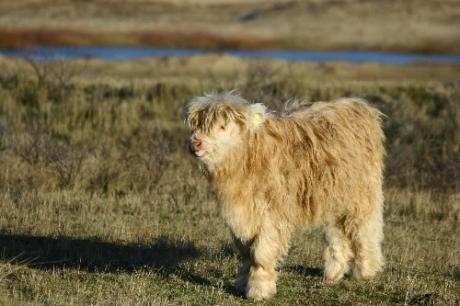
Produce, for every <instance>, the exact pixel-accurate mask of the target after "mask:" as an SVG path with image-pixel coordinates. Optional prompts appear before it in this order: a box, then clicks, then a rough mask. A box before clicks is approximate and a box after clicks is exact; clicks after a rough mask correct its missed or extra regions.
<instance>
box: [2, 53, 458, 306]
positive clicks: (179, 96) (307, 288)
mask: <svg viewBox="0 0 460 306" xmlns="http://www.w3.org/2000/svg"><path fill="white" fill-rule="evenodd" d="M181 61H182V62H181ZM191 61H192V62H195V61H198V64H197V65H196V66H195V65H189V63H188V62H187V60H185V59H182V60H181V59H170V60H166V59H165V60H160V59H158V60H152V61H135V62H119V63H116V64H114V63H111V64H110V63H104V62H100V61H89V63H86V68H85V70H84V71H81V73H80V74H79V75H72V74H70V75H72V77H69V78H68V79H66V81H65V82H64V84H65V85H64V86H61V85H59V86H58V84H61V83H60V82H58V81H57V80H56V79H55V78H53V77H44V78H42V79H43V80H45V81H42V82H37V78H36V77H35V74H34V72H33V71H34V70H33V69H32V68H31V67H28V68H26V66H22V64H20V63H17V62H15V61H9V60H2V69H1V74H0V164H1V167H2V171H1V172H0V201H1V205H0V267H1V268H0V273H1V275H0V279H1V285H0V292H1V293H2V294H1V298H0V303H4V304H11V303H14V302H16V303H17V304H27V303H31V304H68V305H71V304H90V303H92V304H100V305H106V304H136V303H137V304H147V303H151V304H156V305H158V304H168V305H169V304H200V305H203V304H240V303H249V302H247V301H245V300H243V299H242V298H241V297H240V296H238V295H237V294H236V292H235V290H234V288H233V286H232V280H233V278H234V276H235V273H236V269H237V264H238V259H237V257H236V254H235V252H234V251H233V250H232V248H231V247H230V237H229V236H228V233H227V231H226V230H225V229H224V227H223V225H222V221H221V219H220V218H219V217H218V212H217V209H216V203H215V197H214V194H213V192H212V190H211V189H210V187H209V185H208V183H207V182H206V180H205V179H204V178H203V177H201V176H200V175H199V174H198V170H197V167H196V165H195V164H194V163H193V162H192V160H191V159H190V158H189V157H188V154H187V152H186V150H185V139H186V137H187V133H186V130H185V127H184V125H183V122H182V107H183V105H184V104H185V103H186V101H187V100H189V98H190V97H192V96H195V95H198V94H202V93H203V92H205V91H209V90H218V89H226V90H228V89H232V88H237V89H239V91H240V93H241V94H242V95H243V96H245V97H248V98H249V99H251V100H255V101H260V100H262V101H264V102H266V103H268V104H269V105H270V106H271V107H274V108H278V109H279V108H281V107H282V103H281V101H284V100H285V99H287V98H293V97H295V96H296V97H299V98H306V99H309V100H317V99H331V98H335V97H339V96H361V97H364V98H367V99H368V100H370V101H371V102H372V103H373V104H374V105H375V106H377V107H378V108H380V109H381V110H382V111H383V112H384V113H386V114H387V115H388V118H387V119H386V121H385V131H386V134H387V138H388V141H387V149H388V157H387V168H386V204H385V205H386V211H385V220H386V227H385V235H386V238H385V243H384V252H385V257H386V258H387V265H386V270H385V272H384V273H383V274H382V275H381V276H380V277H379V278H378V279H377V280H376V281H375V282H372V283H355V282H353V281H345V282H344V283H342V284H340V285H337V286H332V287H322V286H320V285H319V281H320V276H319V273H320V271H319V270H318V268H319V267H320V266H321V259H320V258H321V254H320V250H321V249H323V247H324V246H323V242H322V239H321V237H320V236H319V235H318V233H317V232H316V231H313V230H312V231H310V230H306V231H302V232H299V233H298V234H297V235H296V237H295V238H294V239H296V241H297V243H296V245H297V247H296V248H293V249H291V251H290V255H289V257H288V260H287V262H286V263H285V264H284V265H283V270H284V272H283V276H282V277H281V279H280V281H279V286H280V288H279V292H280V295H278V296H277V297H276V298H275V299H274V300H273V301H272V302H269V303H273V304H305V303H309V304H312V305H324V304H335V305H342V304H358V305H359V304H361V305H394V304H408V305H420V304H425V305H433V304H434V305H457V304H458V303H459V302H460V295H459V294H458V292H460V274H459V273H460V262H459V259H460V258H459V256H458V254H459V252H460V242H459V240H458V239H457V236H458V234H457V233H458V231H459V228H458V226H459V220H460V206H459V203H460V198H459V192H460V186H459V182H460V178H459V173H460V169H459V165H460V162H459V159H458V156H460V154H459V153H460V152H459V144H460V133H459V129H458V127H459V126H460V107H459V104H458V103H459V95H460V85H459V83H458V74H457V73H455V72H456V71H458V70H456V69H458V67H455V66H423V65H422V66H418V67H416V66H399V67H391V66H372V65H362V66H361V65H359V66H352V65H342V64H337V65H335V64H328V65H326V66H324V65H306V66H300V68H299V69H300V70H302V69H303V68H305V70H304V72H303V73H304V74H302V73H301V72H300V70H296V69H294V68H292V69H291V68H289V65H287V64H283V63H282V62H276V63H274V64H269V62H264V63H263V65H260V64H257V63H255V62H253V61H238V63H239V64H241V68H238V69H234V70H233V69H229V68H228V67H226V66H225V65H224V66H225V67H223V66H220V65H221V64H222V61H230V62H231V63H234V62H233V60H232V59H228V58H225V57H224V58H215V57H210V58H209V59H208V63H209V64H208V65H205V64H203V63H206V61H205V60H203V58H202V57H199V58H195V59H192V60H191ZM76 63H81V62H79V61H77V62H76ZM181 63H182V64H181ZM184 63H185V64H184ZM179 64H180V66H178V65H179ZM237 66H238V65H237ZM70 67H71V66H70ZM153 67H155V68H157V69H152V68H153ZM238 67H239V66H238ZM262 67H264V68H262ZM325 67H326V68H327V69H325ZM372 67H374V68H372ZM424 67H425V68H424ZM301 68H302V69H301ZM52 69H55V68H53V66H51V67H50V68H49V70H48V71H52ZM183 69H185V72H187V73H183V74H179V73H178V72H181V71H182V70H183ZM372 69H374V70H372ZM274 71H276V72H277V73H276V74H274V73H273V72H274ZM372 71H373V72H374V73H372ZM420 71H427V74H428V73H429V72H431V75H432V78H431V80H428V79H429V77H428V75H426V76H421V75H420ZM449 71H450V72H449ZM372 74H373V75H374V76H375V79H376V80H375V81H369V80H368V81H363V79H366V78H367V77H366V76H367V75H372ZM50 75H52V73H51V72H48V76H50ZM411 75H414V79H413V80H412V81H409V80H407V79H406V80H404V79H405V77H410V76H411ZM133 76H137V78H133ZM393 77H394V80H395V81H389V79H391V78H393ZM324 80H330V82H325V81H324Z"/></svg>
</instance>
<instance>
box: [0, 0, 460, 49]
mask: <svg viewBox="0 0 460 306" xmlns="http://www.w3.org/2000/svg"><path fill="white" fill-rule="evenodd" d="M0 12H1V13H0V47H24V46H31V45H58V44H59V45H152V46H162V47H196V48H249V49H251V48H274V49H298V50H344V49H345V50H349V49H354V50H358V49H359V50H369V49H375V50H382V51H393V52H394V51H410V52H425V53H451V54H452V53H459V52H460V47H459V46H460V31H458V28H459V27H460V22H459V20H460V18H459V15H460V3H459V2H458V1H437V0H430V1H424V0H406V1H398V0H393V1H317V0H307V1H224V2H222V1H218V2H211V1H174V2H169V1H110V5H108V4H107V2H106V1H102V0H98V1H40V2H37V1H30V0H27V1H13V2H12V1H2V2H1V3H0Z"/></svg>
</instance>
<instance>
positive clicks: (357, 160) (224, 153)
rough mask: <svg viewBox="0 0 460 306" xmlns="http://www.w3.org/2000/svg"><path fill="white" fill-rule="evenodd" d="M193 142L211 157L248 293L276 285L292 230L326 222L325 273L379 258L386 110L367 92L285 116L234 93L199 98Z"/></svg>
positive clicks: (262, 294) (191, 109) (367, 268)
mask: <svg viewBox="0 0 460 306" xmlns="http://www.w3.org/2000/svg"><path fill="white" fill-rule="evenodd" d="M186 122H187V123H188V125H189V127H190V128H191V131H192V137H191V142H190V149H191V151H192V153H194V154H195V155H196V156H197V157H198V158H199V159H200V160H201V161H202V163H203V164H204V165H205V167H206V168H207V170H208V172H209V177H210V179H211V181H212V183H213V184H214V186H215V188H216V190H217V193H218V198H219V202H220V208H221V212H222V216H223V218H224V219H225V221H226V223H227V225H228V227H229V228H230V230H231V233H232V235H233V237H234V241H235V244H236V246H237V247H238V249H239V251H240V254H241V256H242V260H243V265H242V267H241V270H240V273H239V278H238V281H237V286H238V287H239V288H241V289H242V290H244V292H245V294H246V296H247V297H248V298H252V299H255V300H260V299H265V298H269V297H271V296H272V295H274V294H275V293H276V278H277V272H276V266H277V264H278V263H279V261H280V260H281V259H282V257H283V256H284V255H286V253H287V251H288V247H289V240H290V236H291V234H292V232H293V230H294V229H295V228H297V227H301V226H305V225H323V226H324V230H325V236H326V241H327V244H328V246H327V248H326V250H325V251H324V282H325V283H334V282H337V281H338V280H340V279H341V278H342V277H343V276H344V274H345V273H347V272H349V271H350V270H352V276H353V277H354V278H356V279H371V278H372V277H373V276H374V275H375V274H376V273H377V272H378V271H380V270H381V269H382V266H383V256H382V251H381V243H382V240H383V232H382V227H383V221H382V209H383V194H382V171H383V157H384V146H383V141H384V134H383V132H382V128H381V113H380V112H379V111H378V110H376V109H375V108H373V107H371V106H369V105H368V104H367V103H366V102H365V101H364V100H361V99H356V98H347V99H340V100H337V101H333V102H317V103H314V104H313V105H311V106H303V105H300V106H298V107H296V108H295V109H292V110H290V111H289V112H286V113H284V114H281V115H275V114H273V113H270V112H267V111H266V108H265V106H264V105H262V104H250V103H248V102H247V101H246V100H244V99H242V98H240V97H238V96H235V95H233V94H232V93H224V94H212V95H206V96H203V97H197V98H195V99H193V100H192V101H191V102H190V104H189V105H188V108H187V115H186Z"/></svg>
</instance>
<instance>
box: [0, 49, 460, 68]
mask: <svg viewBox="0 0 460 306" xmlns="http://www.w3.org/2000/svg"><path fill="white" fill-rule="evenodd" d="M0 54H1V55H3V56H9V57H29V58H32V59H34V60H63V59H70V58H80V57H90V58H98V59H106V60H124V59H134V58H148V57H166V56H173V57H177V56H191V55H197V54H230V55H233V56H236V57H241V58H273V59H282V60H288V61H307V62H329V61H341V62H349V63H364V62H378V63H384V64H406V63H412V62H433V63H460V54H456V55H424V54H413V53H383V52H361V51H331V52H312V51H286V50H284V51H283V50H220V51H214V50H202V49H167V48H137V47H132V48H131V47H39V48H33V49H19V50H0Z"/></svg>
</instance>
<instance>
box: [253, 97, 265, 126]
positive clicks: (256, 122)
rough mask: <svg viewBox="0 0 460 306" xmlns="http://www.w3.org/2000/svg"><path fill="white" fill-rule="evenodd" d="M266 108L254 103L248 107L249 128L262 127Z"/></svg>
mask: <svg viewBox="0 0 460 306" xmlns="http://www.w3.org/2000/svg"><path fill="white" fill-rule="evenodd" d="M266 111H267V107H266V106H265V105H263V104H262V103H255V104H251V105H250V106H249V126H250V127H252V128H257V127H259V126H260V125H262V124H263V123H264V121H265V118H266Z"/></svg>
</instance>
